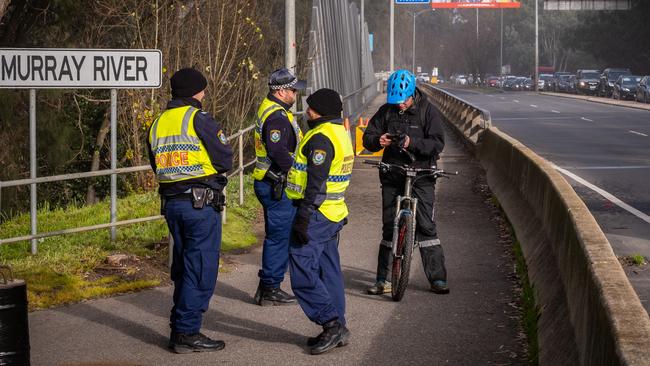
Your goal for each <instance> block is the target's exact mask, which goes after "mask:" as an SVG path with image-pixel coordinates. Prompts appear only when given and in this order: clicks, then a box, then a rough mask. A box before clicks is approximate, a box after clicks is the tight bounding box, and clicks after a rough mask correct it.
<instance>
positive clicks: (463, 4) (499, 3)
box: [431, 0, 521, 9]
mask: <svg viewBox="0 0 650 366" xmlns="http://www.w3.org/2000/svg"><path fill="white" fill-rule="evenodd" d="M520 6H521V3H520V1H519V0H491V1H490V0H487V1H486V0H483V1H480V2H478V1H476V0H457V1H454V2H450V1H441V0H431V7H432V8H485V9H492V8H519V7H520Z"/></svg>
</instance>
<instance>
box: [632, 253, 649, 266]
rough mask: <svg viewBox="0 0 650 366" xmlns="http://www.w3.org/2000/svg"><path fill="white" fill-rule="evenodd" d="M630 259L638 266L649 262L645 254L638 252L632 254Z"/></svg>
mask: <svg viewBox="0 0 650 366" xmlns="http://www.w3.org/2000/svg"><path fill="white" fill-rule="evenodd" d="M630 260H631V261H632V263H634V264H635V265H637V266H642V265H644V264H646V263H648V262H647V260H646V258H645V257H644V256H643V255H641V254H638V253H637V254H632V255H631V256H630Z"/></svg>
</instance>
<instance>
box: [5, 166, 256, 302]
mask: <svg viewBox="0 0 650 366" xmlns="http://www.w3.org/2000/svg"><path fill="white" fill-rule="evenodd" d="M237 183H238V182H236V181H235V182H232V183H231V184H229V185H228V188H227V193H228V209H227V223H226V224H224V226H223V234H222V237H223V239H222V246H221V248H222V251H224V252H227V251H230V250H234V249H242V248H246V247H248V246H251V245H253V244H255V243H257V238H256V237H255V233H254V232H253V231H252V230H251V227H252V226H253V224H254V222H255V221H256V220H257V218H258V215H259V213H260V205H259V202H258V201H257V199H256V198H255V193H254V191H253V183H252V179H251V178H250V177H249V176H247V177H246V178H245V184H244V204H243V205H239V194H238V188H239V185H238V184H237ZM109 204H110V203H109V201H108V200H105V201H103V202H100V203H98V204H95V205H90V206H73V207H67V208H57V209H50V207H49V205H47V204H44V205H42V207H41V208H40V209H39V211H38V231H39V232H48V231H54V230H61V229H65V228H73V227H80V226H86V225H94V224H100V223H107V222H109V221H110V209H109ZM117 207H118V210H117V216H118V220H125V219H133V218H138V217H146V216H152V215H157V214H158V213H159V212H160V200H159V198H158V195H157V193H155V192H149V193H142V194H133V195H129V196H127V197H124V198H121V199H119V200H118V204H117ZM29 232H30V219H29V214H28V213H27V214H23V215H19V216H17V217H15V218H14V219H12V220H8V221H6V222H3V223H2V224H0V237H2V238H7V237H14V236H20V235H26V234H28V233H29ZM167 235H168V230H167V225H166V224H165V222H164V220H158V221H153V222H147V223H142V224H136V225H130V226H125V227H119V228H118V229H117V240H116V241H115V242H111V241H110V233H109V231H108V230H96V231H91V232H85V233H78V234H68V235H63V236H56V237H50V238H43V239H40V240H39V246H38V254H36V255H31V254H29V253H30V243H29V242H18V243H12V244H4V245H1V246H0V264H5V265H9V266H11V267H12V268H13V270H14V274H15V276H16V277H17V278H22V279H24V280H25V281H26V282H27V289H28V301H29V304H30V309H32V310H33V309H40V308H47V307H52V306H56V305H61V304H67V303H73V302H78V301H82V300H85V299H90V298H96V297H102V296H110V295H114V294H117V293H123V292H130V291H136V290H140V289H143V288H149V287H153V286H158V285H160V284H162V283H165V282H166V281H168V279H167V278H168V275H167V272H168V271H167V268H166V267H167V255H168V254H167V253H168V251H167ZM113 253H124V254H128V255H129V257H130V258H131V260H130V261H129V262H128V264H127V265H126V266H124V267H118V268H111V267H109V266H107V265H106V263H105V260H106V257H107V256H108V255H110V254H113Z"/></svg>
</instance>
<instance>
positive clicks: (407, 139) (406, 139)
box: [404, 135, 411, 149]
mask: <svg viewBox="0 0 650 366" xmlns="http://www.w3.org/2000/svg"><path fill="white" fill-rule="evenodd" d="M410 143H411V138H410V137H409V136H408V135H406V136H405V137H404V148H405V149H406V148H407V147H409V144H410Z"/></svg>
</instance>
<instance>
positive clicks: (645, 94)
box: [636, 75, 650, 103]
mask: <svg viewBox="0 0 650 366" xmlns="http://www.w3.org/2000/svg"><path fill="white" fill-rule="evenodd" d="M636 100H637V102H641V103H650V75H646V76H644V77H643V78H642V79H641V81H640V82H639V86H637V87H636Z"/></svg>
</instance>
